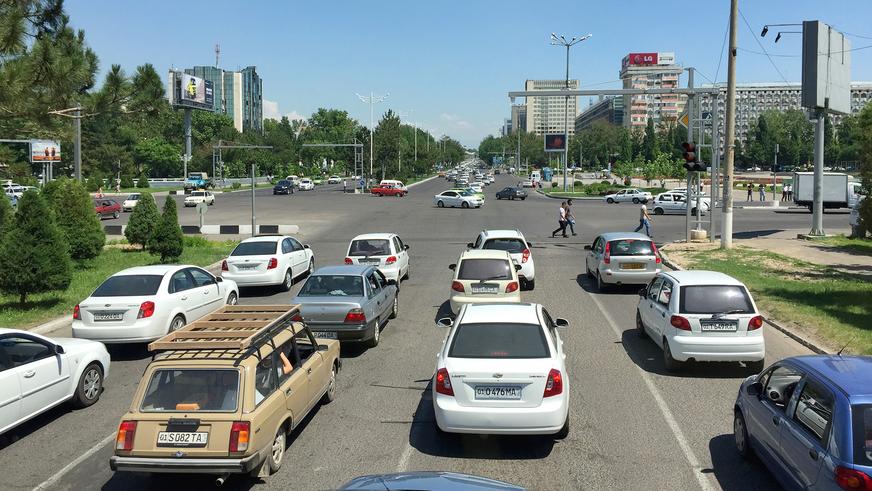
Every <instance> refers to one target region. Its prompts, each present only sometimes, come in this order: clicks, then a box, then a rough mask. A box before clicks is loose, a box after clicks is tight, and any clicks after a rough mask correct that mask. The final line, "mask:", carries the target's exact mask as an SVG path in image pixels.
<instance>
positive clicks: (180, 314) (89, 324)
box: [73, 264, 239, 344]
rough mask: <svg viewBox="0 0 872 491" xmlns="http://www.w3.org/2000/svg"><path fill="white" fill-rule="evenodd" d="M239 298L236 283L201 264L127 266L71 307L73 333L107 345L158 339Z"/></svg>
mask: <svg viewBox="0 0 872 491" xmlns="http://www.w3.org/2000/svg"><path fill="white" fill-rule="evenodd" d="M238 300H239V289H238V288H237V286H236V283H234V282H233V281H230V280H222V279H221V278H216V277H215V276H213V275H212V274H211V273H209V272H208V271H206V270H204V269H202V268H199V267H197V266H190V265H177V264H173V265H164V264H161V265H154V266H139V267H135V268H128V269H125V270H122V271H119V272H118V273H115V274H114V275H112V276H110V277H109V278H107V279H106V281H104V282H103V283H102V284H101V285H100V286H98V287H97V289H96V290H94V293H92V294H91V295H90V296H89V297H88V298H86V299H84V300H82V301H81V302H80V303H79V304H78V305H76V306H75V308H73V337H75V338H80V339H91V340H94V341H101V342H103V343H105V344H110V343H145V342H148V341H154V340H155V339H157V338H159V337H161V336H163V335H165V334H166V333H168V332H172V331H176V330H178V329H180V328H181V327H183V326H184V325H185V324H187V323H189V322H193V321H195V320H197V319H199V318H200V317H203V316H204V315H206V314H209V313H211V312H212V311H214V310H216V309H218V308H220V307H222V306H224V305H235V304H236V302H237V301H238Z"/></svg>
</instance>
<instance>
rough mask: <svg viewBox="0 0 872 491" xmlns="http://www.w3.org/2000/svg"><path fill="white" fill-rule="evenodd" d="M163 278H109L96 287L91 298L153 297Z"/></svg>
mask: <svg viewBox="0 0 872 491" xmlns="http://www.w3.org/2000/svg"><path fill="white" fill-rule="evenodd" d="M162 279H163V276H159V275H151V274H139V275H122V276H111V277H109V278H108V279H107V280H106V281H104V282H103V284H102V285H100V286H98V287H97V289H96V290H95V291H94V293H92V294H91V296H92V297H128V296H130V297H138V296H146V295H154V294H156V293H157V289H158V288H159V287H160V282H161V280H162Z"/></svg>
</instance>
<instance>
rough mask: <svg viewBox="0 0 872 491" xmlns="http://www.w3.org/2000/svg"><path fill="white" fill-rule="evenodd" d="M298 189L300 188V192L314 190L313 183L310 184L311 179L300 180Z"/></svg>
mask: <svg viewBox="0 0 872 491" xmlns="http://www.w3.org/2000/svg"><path fill="white" fill-rule="evenodd" d="M298 187H299V188H300V191H311V190H313V189H315V183H314V182H312V180H311V179H309V178H307V177H304V178H302V179H300V184H299V186H298Z"/></svg>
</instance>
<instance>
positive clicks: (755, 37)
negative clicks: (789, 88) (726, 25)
mask: <svg viewBox="0 0 872 491" xmlns="http://www.w3.org/2000/svg"><path fill="white" fill-rule="evenodd" d="M739 15H740V16H741V17H742V20H743V21H745V26H746V27H747V28H748V32H749V33H750V34H751V37H752V38H754V41H757V45H758V46H760V49H761V50H763V54H765V55H766V58H768V59H769V63H771V64H772V67H773V68H775V71H776V72H778V75H779V76H780V77H781V80H783V81H784V83H785V84H787V85H790V82H788V81H787V77H785V76H784V74H783V73H781V69H779V68H778V65H776V64H775V60H773V59H772V56H770V55H769V52H767V51H766V48H765V47H764V46H763V43H761V42H760V40H759V39H757V33H755V32H754V30H753V29H751V24H750V23H749V22H748V19H746V18H745V14H744V13H743V12H742V10H741V9H739Z"/></svg>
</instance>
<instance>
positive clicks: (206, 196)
mask: <svg viewBox="0 0 872 491" xmlns="http://www.w3.org/2000/svg"><path fill="white" fill-rule="evenodd" d="M199 203H206V204H207V205H209V206H212V205H214V204H215V195H214V194H212V191H194V192H192V193H191V194H189V195H187V196H185V206H197V205H198V204H199Z"/></svg>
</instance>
